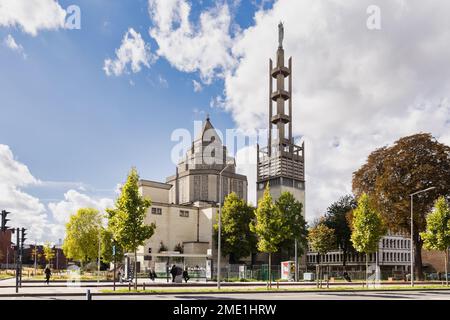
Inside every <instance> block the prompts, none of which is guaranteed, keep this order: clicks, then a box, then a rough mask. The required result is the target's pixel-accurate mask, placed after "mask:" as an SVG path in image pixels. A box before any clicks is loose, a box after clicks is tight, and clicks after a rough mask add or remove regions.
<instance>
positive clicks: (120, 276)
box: [117, 269, 123, 284]
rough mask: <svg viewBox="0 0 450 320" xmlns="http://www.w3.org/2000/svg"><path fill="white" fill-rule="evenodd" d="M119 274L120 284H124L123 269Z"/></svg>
mask: <svg viewBox="0 0 450 320" xmlns="http://www.w3.org/2000/svg"><path fill="white" fill-rule="evenodd" d="M117 276H118V277H119V281H120V284H122V283H123V276H122V269H119V272H118V273H117Z"/></svg>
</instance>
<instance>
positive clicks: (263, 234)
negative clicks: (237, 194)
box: [250, 184, 286, 287]
mask: <svg viewBox="0 0 450 320" xmlns="http://www.w3.org/2000/svg"><path fill="white" fill-rule="evenodd" d="M250 230H251V231H252V232H255V233H256V235H257V236H258V243H257V248H258V250H259V251H260V252H265V253H267V254H268V255H269V286H270V287H271V286H272V270H271V268H272V253H274V252H277V251H278V247H279V245H280V243H281V242H282V241H283V240H284V233H285V231H286V230H285V229H283V217H282V215H281V213H280V210H278V208H277V207H276V206H275V204H274V203H273V200H272V196H271V195H270V187H269V184H267V187H266V190H265V191H264V195H263V197H262V198H261V199H260V200H259V202H258V208H257V209H256V221H253V222H252V223H251V224H250Z"/></svg>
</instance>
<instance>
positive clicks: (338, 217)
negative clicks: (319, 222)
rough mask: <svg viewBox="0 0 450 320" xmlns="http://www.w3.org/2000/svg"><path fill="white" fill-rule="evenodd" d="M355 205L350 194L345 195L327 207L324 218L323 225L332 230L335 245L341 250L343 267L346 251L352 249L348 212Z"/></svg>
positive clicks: (345, 261) (345, 260)
mask: <svg viewBox="0 0 450 320" xmlns="http://www.w3.org/2000/svg"><path fill="white" fill-rule="evenodd" d="M356 205H357V203H356V200H355V198H354V197H353V196H352V195H346V196H344V197H342V198H340V199H339V200H338V201H336V202H334V203H333V204H331V205H330V206H329V207H328V209H327V213H326V214H325V219H324V223H325V225H326V226H327V227H329V228H331V229H333V230H334V235H335V238H336V247H339V248H341V250H342V254H343V260H342V265H343V267H344V268H345V265H346V263H347V253H348V252H349V251H352V250H354V249H353V246H352V242H351V240H350V237H351V234H352V230H351V228H350V225H349V221H348V220H349V215H350V212H351V211H352V210H354V209H355V208H356Z"/></svg>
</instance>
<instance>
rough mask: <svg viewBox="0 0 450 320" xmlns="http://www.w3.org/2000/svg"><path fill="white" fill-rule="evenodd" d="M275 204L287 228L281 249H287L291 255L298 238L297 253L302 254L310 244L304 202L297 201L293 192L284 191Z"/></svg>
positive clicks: (284, 227)
mask: <svg viewBox="0 0 450 320" xmlns="http://www.w3.org/2000/svg"><path fill="white" fill-rule="evenodd" d="M275 206H276V207H277V209H278V210H279V212H280V214H281V217H282V225H283V229H284V230H285V232H284V234H283V235H284V239H283V241H282V242H281V243H280V245H279V249H280V250H286V251H287V252H288V255H289V253H290V252H292V251H295V240H297V254H298V256H301V255H302V254H303V253H304V252H305V249H306V247H307V245H308V240H307V236H308V229H307V226H306V221H305V218H304V217H303V215H302V210H303V204H302V203H301V202H300V201H297V200H296V199H295V198H294V196H293V195H292V193H290V192H283V193H282V194H281V195H280V197H279V198H278V200H277V201H276V202H275ZM294 255H295V253H294Z"/></svg>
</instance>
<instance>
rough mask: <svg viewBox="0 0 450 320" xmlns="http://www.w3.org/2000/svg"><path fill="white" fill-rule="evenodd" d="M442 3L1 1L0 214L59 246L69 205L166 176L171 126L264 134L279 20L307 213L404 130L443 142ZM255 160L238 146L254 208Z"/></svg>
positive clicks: (345, 188)
mask: <svg viewBox="0 0 450 320" xmlns="http://www.w3.org/2000/svg"><path fill="white" fill-rule="evenodd" d="M74 5H75V6H76V7H75V8H79V9H80V17H81V20H79V21H78V20H76V19H75V20H74V19H73V18H74V17H76V16H77V15H76V13H77V12H76V10H75V11H74V10H73V8H74V7H73V6H74ZM374 6H376V7H374ZM374 8H375V9H376V10H375V11H374ZM368 9H369V10H368ZM378 9H379V18H380V20H377V21H379V27H380V28H373V26H374V24H373V21H374V20H373V17H374V16H373V14H374V12H376V11H377V10H378ZM449 12H450V3H449V2H448V1H446V0H434V1H432V2H427V3H425V2H423V1H420V0H385V1H376V0H370V1H365V0H328V1H321V0H278V1H267V0H251V1H239V0H221V1H206V0H203V1H188V0H160V1H157V0H134V1H129V0H116V1H109V0H95V1H93V0H58V1H57V0H0V128H1V130H0V209H3V208H5V209H8V210H9V211H11V212H13V213H12V214H11V217H10V218H11V219H12V221H11V225H20V226H22V225H24V226H26V227H28V228H30V237H29V239H30V240H32V241H34V240H36V241H44V240H51V241H57V240H58V239H60V238H63V237H64V223H65V222H66V220H67V217H68V216H69V215H70V214H72V213H74V212H75V211H76V209H77V208H79V207H85V206H93V207H97V208H99V209H100V210H104V208H105V207H108V206H111V205H112V204H113V200H114V198H115V197H116V190H117V185H118V184H120V183H121V182H123V180H124V179H125V178H126V174H127V171H128V170H129V169H130V167H131V166H136V167H137V168H138V170H139V172H140V174H141V177H142V178H145V179H152V180H164V178H165V177H166V176H168V175H171V174H173V172H174V166H175V164H174V163H173V161H172V160H171V150H172V149H173V148H174V146H175V145H176V144H177V142H176V141H172V140H171V135H172V132H173V131H174V130H176V129H178V128H186V129H188V130H190V131H193V128H194V121H196V120H203V119H204V118H205V116H206V114H210V116H211V119H212V122H213V124H214V125H215V126H216V127H217V128H218V129H220V130H225V129H227V128H237V129H240V130H242V131H252V130H254V129H260V128H265V125H266V122H267V121H266V119H267V111H268V110H267V100H266V99H267V95H268V83H267V82H268V81H267V69H268V59H269V58H270V57H274V56H275V51H276V48H277V36H278V33H277V24H278V22H279V21H280V20H281V21H283V22H284V24H285V41H284V43H285V45H284V47H285V51H286V55H288V56H292V57H293V63H294V67H293V68H294V78H293V80H294V97H293V98H294V100H293V101H294V133H295V135H296V136H299V137H301V138H302V139H303V140H304V141H305V144H306V177H307V199H306V216H307V219H308V220H312V219H314V218H315V217H317V216H318V215H320V214H322V213H323V212H324V209H325V208H326V207H327V206H328V205H329V204H330V203H331V202H332V201H334V200H336V199H337V198H338V197H339V196H342V195H344V194H346V193H349V192H351V174H352V172H353V171H355V170H356V169H358V168H359V166H360V165H361V164H362V163H363V162H364V160H365V159H366V157H367V156H368V154H369V153H370V152H371V151H372V150H373V149H375V148H378V147H381V146H383V145H386V144H391V143H393V142H394V141H395V140H397V139H398V138H399V137H401V136H404V135H408V134H413V133H418V132H431V133H432V134H433V135H434V136H435V137H436V138H437V139H438V140H439V141H441V142H443V143H447V144H450V100H449V94H450V63H449V59H450V58H449V57H450V19H448V13H449ZM377 17H378V16H377ZM368 20H369V22H372V24H370V23H369V26H372V27H370V28H369V27H368ZM76 22H80V27H81V28H80V29H73V27H74V26H76ZM74 23H75V24H74ZM225 142H226V141H225ZM253 158H254V146H248V147H246V148H242V149H241V150H239V151H238V164H239V170H240V172H242V173H245V174H248V177H249V185H250V189H249V194H250V198H249V200H250V201H252V202H255V190H254V188H253V186H255V184H254V179H255V170H256V169H255V167H254V165H252V164H248V163H247V162H248V161H249V159H250V160H251V159H253Z"/></svg>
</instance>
